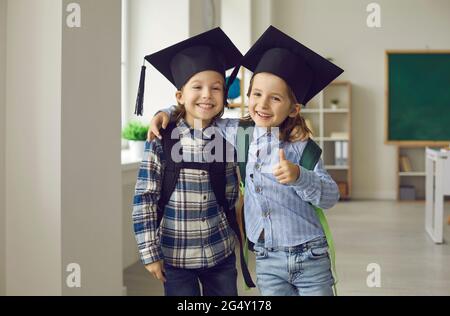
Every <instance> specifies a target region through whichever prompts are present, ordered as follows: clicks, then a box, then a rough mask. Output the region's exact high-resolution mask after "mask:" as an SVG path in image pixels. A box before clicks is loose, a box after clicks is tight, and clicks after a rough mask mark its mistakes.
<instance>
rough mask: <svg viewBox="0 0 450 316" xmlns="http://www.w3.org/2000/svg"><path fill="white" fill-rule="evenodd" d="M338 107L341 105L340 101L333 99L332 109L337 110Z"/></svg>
mask: <svg viewBox="0 0 450 316" xmlns="http://www.w3.org/2000/svg"><path fill="white" fill-rule="evenodd" d="M338 105H339V100H338V99H332V100H331V109H333V110H337V108H338Z"/></svg>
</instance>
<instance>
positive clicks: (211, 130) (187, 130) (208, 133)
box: [177, 118, 218, 140]
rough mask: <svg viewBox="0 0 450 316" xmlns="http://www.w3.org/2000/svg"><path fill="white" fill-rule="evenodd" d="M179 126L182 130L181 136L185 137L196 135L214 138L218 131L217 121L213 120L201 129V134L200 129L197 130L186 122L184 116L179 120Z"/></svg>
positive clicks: (197, 136) (208, 138) (196, 136)
mask: <svg viewBox="0 0 450 316" xmlns="http://www.w3.org/2000/svg"><path fill="white" fill-rule="evenodd" d="M177 127H178V129H179V131H180V134H181V136H183V137H195V138H200V137H201V138H203V139H207V140H210V139H212V138H213V136H214V135H215V133H218V130H217V128H218V127H217V125H216V122H215V121H213V122H212V123H211V124H210V125H209V126H208V127H206V128H203V129H202V130H201V134H200V133H199V131H198V130H197V131H195V130H194V129H193V128H192V127H190V126H189V124H188V123H187V122H186V120H185V119H184V118H181V119H179V120H178V122H177Z"/></svg>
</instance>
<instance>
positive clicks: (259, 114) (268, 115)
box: [256, 111, 272, 119]
mask: <svg viewBox="0 0 450 316" xmlns="http://www.w3.org/2000/svg"><path fill="white" fill-rule="evenodd" d="M256 114H258V116H259V117H261V118H263V119H268V118H271V117H272V115H270V114H266V113H262V112H258V111H256Z"/></svg>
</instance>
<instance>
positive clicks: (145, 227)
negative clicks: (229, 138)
mask: <svg viewBox="0 0 450 316" xmlns="http://www.w3.org/2000/svg"><path fill="white" fill-rule="evenodd" d="M214 125H215V124H214V123H213V124H212V126H213V127H214ZM177 128H178V130H179V132H180V141H181V146H182V153H183V157H186V156H189V157H195V156H196V158H194V159H202V158H201V157H203V151H204V147H205V146H206V145H207V144H208V143H209V142H210V140H211V133H210V132H208V131H211V129H205V130H203V132H202V135H201V137H198V136H199V135H194V134H197V131H196V132H195V133H194V130H193V129H191V128H190V127H189V126H188V125H187V123H186V122H185V121H184V120H183V119H181V120H179V121H178V123H177ZM164 161H165V157H164V153H163V149H162V144H161V141H160V140H159V139H155V140H154V141H152V142H147V143H146V145H145V152H144V158H143V161H142V163H141V166H140V169H139V173H138V178H137V182H136V188H135V195H134V202H133V214H132V217H133V225H134V232H135V237H136V241H137V245H138V249H139V253H140V258H141V261H142V263H143V264H149V263H152V262H155V261H158V260H161V259H164V261H165V262H166V263H167V264H169V265H172V266H174V267H178V268H185V269H198V268H208V267H212V266H215V265H216V264H218V263H219V262H220V261H222V260H223V259H225V258H226V257H228V256H229V255H231V254H232V253H233V252H234V246H235V240H234V232H233V231H232V229H231V227H230V226H229V224H228V221H227V218H226V216H225V213H224V212H223V210H222V208H221V207H220V206H219V205H218V203H217V201H216V198H215V195H214V193H213V190H212V186H211V183H210V179H209V174H208V172H207V171H203V170H196V169H181V171H180V175H179V178H178V182H177V185H176V188H175V190H174V192H173V193H172V195H171V197H170V200H169V202H168V203H167V205H166V206H165V209H164V216H163V219H162V221H161V224H160V227H159V228H157V227H156V226H157V212H156V211H157V207H158V200H159V197H160V192H161V185H162V179H163V177H164ZM196 161H198V160H196ZM225 176H226V198H227V200H228V203H229V205H230V207H233V208H234V205H235V203H236V200H237V197H238V181H237V175H236V164H235V163H234V162H233V163H232V162H230V163H227V164H226V175H225Z"/></svg>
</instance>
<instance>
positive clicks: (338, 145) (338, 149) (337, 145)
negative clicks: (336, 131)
mask: <svg viewBox="0 0 450 316" xmlns="http://www.w3.org/2000/svg"><path fill="white" fill-rule="evenodd" d="M334 155H335V159H334V163H335V164H336V166H340V165H341V164H342V142H341V141H336V142H334Z"/></svg>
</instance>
